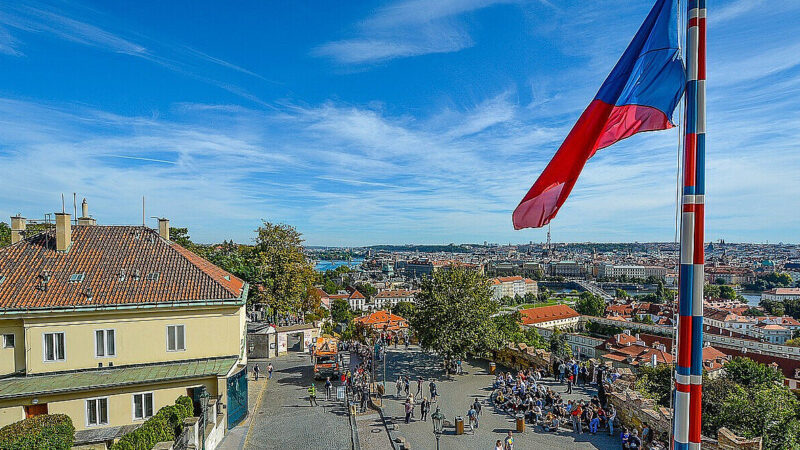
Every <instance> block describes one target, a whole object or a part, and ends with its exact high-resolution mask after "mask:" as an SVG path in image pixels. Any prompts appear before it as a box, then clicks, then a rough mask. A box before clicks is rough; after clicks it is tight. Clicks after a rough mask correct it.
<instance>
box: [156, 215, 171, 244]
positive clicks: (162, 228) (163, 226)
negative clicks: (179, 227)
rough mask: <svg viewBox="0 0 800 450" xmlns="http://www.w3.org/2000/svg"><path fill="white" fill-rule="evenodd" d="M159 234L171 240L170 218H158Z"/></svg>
mask: <svg viewBox="0 0 800 450" xmlns="http://www.w3.org/2000/svg"><path fill="white" fill-rule="evenodd" d="M158 235H159V236H161V238H162V239H166V240H169V219H158Z"/></svg>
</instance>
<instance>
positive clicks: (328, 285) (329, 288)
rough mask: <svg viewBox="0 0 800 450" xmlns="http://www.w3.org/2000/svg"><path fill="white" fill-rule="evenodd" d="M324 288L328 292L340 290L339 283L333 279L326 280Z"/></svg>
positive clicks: (333, 292)
mask: <svg viewBox="0 0 800 450" xmlns="http://www.w3.org/2000/svg"><path fill="white" fill-rule="evenodd" d="M322 290H323V291H325V292H326V293H328V294H335V293H337V292H339V285H338V284H336V283H334V282H333V280H325V284H323V285H322Z"/></svg>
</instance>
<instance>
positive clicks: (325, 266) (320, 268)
mask: <svg viewBox="0 0 800 450" xmlns="http://www.w3.org/2000/svg"><path fill="white" fill-rule="evenodd" d="M362 262H364V258H353V260H352V261H344V260H340V259H336V260H326V259H323V260H320V261H317V265H316V266H315V267H314V269H316V271H317V272H325V271H326V270H333V269H335V268H337V267H340V266H349V267H350V268H353V269H354V268H356V267H358V266H360V265H361V263H362Z"/></svg>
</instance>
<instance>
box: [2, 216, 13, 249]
mask: <svg viewBox="0 0 800 450" xmlns="http://www.w3.org/2000/svg"><path fill="white" fill-rule="evenodd" d="M9 244H11V227H10V226H8V224H7V223H5V222H0V248H2V247H5V246H6V245H9Z"/></svg>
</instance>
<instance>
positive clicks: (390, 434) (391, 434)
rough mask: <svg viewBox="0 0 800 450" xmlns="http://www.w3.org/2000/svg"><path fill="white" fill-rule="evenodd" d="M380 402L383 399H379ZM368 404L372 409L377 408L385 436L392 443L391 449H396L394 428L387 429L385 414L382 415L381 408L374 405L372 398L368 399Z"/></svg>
mask: <svg viewBox="0 0 800 450" xmlns="http://www.w3.org/2000/svg"><path fill="white" fill-rule="evenodd" d="M381 402H383V399H381ZM369 405H370V407H372V408H373V409H375V410H377V411H378V414H380V416H381V421H382V422H383V428H384V429H385V430H386V436H387V437H388V438H389V442H390V443H391V445H392V450H398V447H397V444H396V443H395V440H394V439H395V437H396V436H394V430H389V424H388V423H387V420H386V416H384V415H383V408H382V407H380V406H378V405H376V404H375V403H374V402H373V401H372V398H370V399H369Z"/></svg>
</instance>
